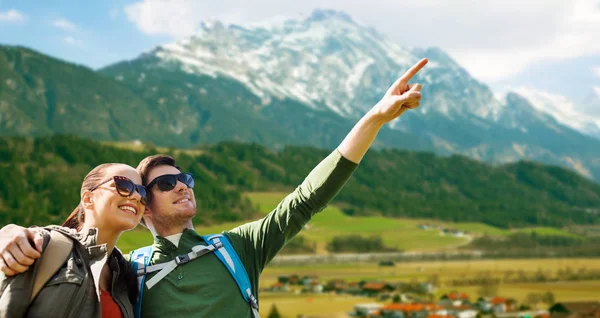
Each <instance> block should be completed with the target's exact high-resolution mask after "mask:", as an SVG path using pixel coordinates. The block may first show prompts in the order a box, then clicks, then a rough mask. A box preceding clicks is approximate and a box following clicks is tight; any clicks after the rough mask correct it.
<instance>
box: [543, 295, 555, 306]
mask: <svg viewBox="0 0 600 318" xmlns="http://www.w3.org/2000/svg"><path fill="white" fill-rule="evenodd" d="M541 298H542V299H541V300H542V302H543V303H544V304H546V305H548V306H552V305H553V304H554V301H555V299H554V294H553V293H552V292H551V291H547V292H545V293H544V294H543V295H542V297H541Z"/></svg>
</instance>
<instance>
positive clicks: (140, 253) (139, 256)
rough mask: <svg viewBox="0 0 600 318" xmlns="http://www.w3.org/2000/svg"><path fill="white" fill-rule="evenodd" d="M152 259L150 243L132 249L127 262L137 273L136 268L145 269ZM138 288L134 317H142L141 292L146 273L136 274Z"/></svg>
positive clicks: (142, 291)
mask: <svg viewBox="0 0 600 318" xmlns="http://www.w3.org/2000/svg"><path fill="white" fill-rule="evenodd" d="M151 260H152V245H150V246H145V247H142V248H139V249H137V250H133V251H131V253H130V258H129V262H130V263H131V265H132V266H133V272H134V273H137V272H138V270H145V269H146V267H148V266H149V265H150V261H151ZM137 280H138V290H139V296H138V299H137V301H136V303H135V308H134V314H135V317H137V318H140V317H142V294H143V293H144V282H145V281H146V273H145V272H144V273H143V274H142V275H138V277H137Z"/></svg>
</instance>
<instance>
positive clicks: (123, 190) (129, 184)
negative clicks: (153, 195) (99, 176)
mask: <svg viewBox="0 0 600 318" xmlns="http://www.w3.org/2000/svg"><path fill="white" fill-rule="evenodd" d="M113 180H114V181H115V188H116V189H117V193H119V194H120V195H121V196H122V197H129V196H131V195H132V194H133V191H137V192H138V193H139V194H140V196H141V198H140V203H142V204H143V205H146V201H147V195H146V187H144V186H143V185H139V184H135V183H133V181H131V179H129V178H126V177H121V176H114V177H112V178H110V179H108V180H105V181H103V182H101V183H100V184H98V185H96V186H95V187H93V188H91V189H90V192H92V191H94V190H96V189H98V188H99V187H100V186H101V185H103V184H105V183H107V182H109V181H113Z"/></svg>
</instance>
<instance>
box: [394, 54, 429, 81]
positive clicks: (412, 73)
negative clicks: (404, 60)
mask: <svg viewBox="0 0 600 318" xmlns="http://www.w3.org/2000/svg"><path fill="white" fill-rule="evenodd" d="M427 62H429V61H428V60H427V59H422V60H420V61H419V62H417V64H415V65H413V67H411V68H409V69H408V71H406V73H404V75H402V76H401V77H400V82H403V83H408V81H410V79H411V78H412V77H413V76H415V74H417V73H418V72H419V71H420V70H421V69H422V68H423V66H425V64H427Z"/></svg>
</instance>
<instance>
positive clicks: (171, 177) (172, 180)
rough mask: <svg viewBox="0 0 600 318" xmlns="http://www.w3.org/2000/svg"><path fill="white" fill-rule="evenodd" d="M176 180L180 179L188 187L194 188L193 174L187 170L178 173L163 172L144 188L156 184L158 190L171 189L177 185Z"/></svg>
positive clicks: (149, 187) (165, 190) (150, 187)
mask: <svg viewBox="0 0 600 318" xmlns="http://www.w3.org/2000/svg"><path fill="white" fill-rule="evenodd" d="M177 181H181V182H182V183H183V184H185V185H186V186H187V187H188V188H190V189H193V188H194V176H193V175H192V174H191V173H189V172H185V173H179V174H164V175H162V176H160V177H156V178H154V180H152V182H150V183H148V185H147V186H146V189H152V187H153V186H154V185H155V184H156V185H157V186H158V188H159V189H160V191H163V192H167V191H171V190H173V189H174V188H175V186H176V185H177Z"/></svg>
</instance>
